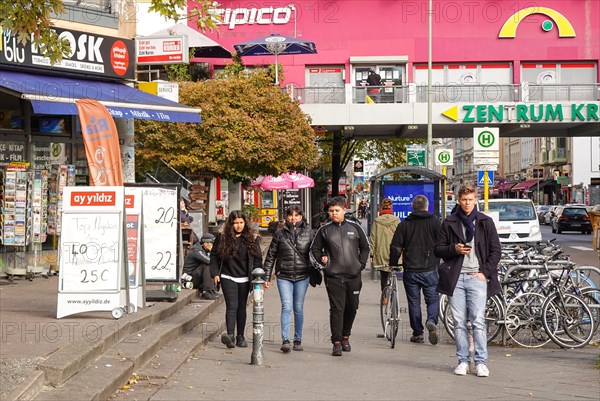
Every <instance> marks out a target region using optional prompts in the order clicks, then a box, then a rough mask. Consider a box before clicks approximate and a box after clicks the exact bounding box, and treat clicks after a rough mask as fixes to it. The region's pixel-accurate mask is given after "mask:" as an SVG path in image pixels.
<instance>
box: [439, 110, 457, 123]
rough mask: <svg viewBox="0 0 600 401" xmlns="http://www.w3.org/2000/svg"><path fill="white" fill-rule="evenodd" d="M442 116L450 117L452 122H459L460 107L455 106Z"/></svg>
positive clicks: (443, 112)
mask: <svg viewBox="0 0 600 401" xmlns="http://www.w3.org/2000/svg"><path fill="white" fill-rule="evenodd" d="M442 115H443V116H445V117H448V118H449V119H451V120H452V121H458V106H454V107H451V108H449V109H448V110H446V111H442Z"/></svg>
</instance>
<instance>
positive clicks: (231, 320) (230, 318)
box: [210, 210, 262, 348]
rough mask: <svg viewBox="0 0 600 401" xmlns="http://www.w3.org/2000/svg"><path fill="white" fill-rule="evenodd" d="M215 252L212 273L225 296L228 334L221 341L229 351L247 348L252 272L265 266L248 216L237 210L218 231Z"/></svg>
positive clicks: (256, 234) (256, 236) (258, 238)
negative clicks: (248, 305)
mask: <svg viewBox="0 0 600 401" xmlns="http://www.w3.org/2000/svg"><path fill="white" fill-rule="evenodd" d="M214 249H216V252H212V253H211V255H210V271H211V275H212V276H213V278H214V280H215V284H216V285H217V286H218V285H219V283H220V285H221V287H222V288H223V295H224V296H225V324H226V326H227V333H223V335H221V342H222V343H223V344H225V345H226V346H227V348H235V347H236V346H238V347H242V348H244V347H247V346H248V343H247V342H246V339H245V338H244V329H245V327H246V302H247V300H248V294H249V293H250V287H251V285H252V284H251V280H252V270H253V269H255V268H257V267H262V253H261V249H260V237H259V235H258V232H257V231H256V230H254V229H252V228H251V227H250V221H249V220H248V217H246V215H245V214H244V213H243V212H242V211H241V210H234V211H232V212H231V213H229V216H228V217H227V220H226V221H225V224H223V227H222V228H221V230H219V233H218V235H217V238H216V240H215V245H214ZM236 324H237V336H235V333H236V331H235V328H236Z"/></svg>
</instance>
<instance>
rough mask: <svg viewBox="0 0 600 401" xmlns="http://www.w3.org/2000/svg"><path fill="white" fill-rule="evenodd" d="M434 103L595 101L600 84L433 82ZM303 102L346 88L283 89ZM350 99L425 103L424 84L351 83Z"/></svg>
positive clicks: (338, 95)
mask: <svg viewBox="0 0 600 401" xmlns="http://www.w3.org/2000/svg"><path fill="white" fill-rule="evenodd" d="M431 89H432V102H433V103H498V102H557V101H598V100H600V84H569V85H563V84H544V85H538V84H528V83H524V84H521V85H517V84H513V85H498V84H494V83H490V84H484V85H455V84H450V85H433V86H432V88H431ZM286 90H287V92H288V93H289V94H290V96H291V97H292V98H293V99H295V100H297V101H298V102H299V103H305V104H327V103H329V104H344V103H346V91H345V88H344V87H341V86H307V87H290V88H287V89H286ZM351 96H352V99H350V100H351V102H352V103H409V102H415V103H426V102H427V86H423V85H415V84H410V85H395V86H353V87H352V93H351Z"/></svg>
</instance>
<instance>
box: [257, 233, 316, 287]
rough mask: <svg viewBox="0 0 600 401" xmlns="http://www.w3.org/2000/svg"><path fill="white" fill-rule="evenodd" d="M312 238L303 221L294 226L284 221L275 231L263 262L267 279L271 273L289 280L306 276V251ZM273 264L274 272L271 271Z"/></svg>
mask: <svg viewBox="0 0 600 401" xmlns="http://www.w3.org/2000/svg"><path fill="white" fill-rule="evenodd" d="M312 239H313V232H312V230H311V229H310V227H308V225H307V224H306V222H304V221H301V222H300V223H298V224H297V225H296V226H295V227H294V226H293V225H292V224H290V223H288V222H286V223H285V224H284V226H283V227H282V228H281V229H279V230H277V231H275V233H274V234H273V239H272V240H271V245H270V246H269V250H268V251H267V257H266V258H265V263H264V268H265V271H266V273H267V281H271V276H272V274H273V273H275V275H276V276H277V277H279V278H282V279H285V280H291V281H299V280H303V279H305V278H307V277H308V267H309V260H308V253H309V251H310V244H311V242H312ZM294 247H295V248H296V249H297V250H298V252H296V251H295V250H294ZM273 265H275V272H273Z"/></svg>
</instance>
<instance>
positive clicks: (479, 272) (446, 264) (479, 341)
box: [434, 185, 501, 377]
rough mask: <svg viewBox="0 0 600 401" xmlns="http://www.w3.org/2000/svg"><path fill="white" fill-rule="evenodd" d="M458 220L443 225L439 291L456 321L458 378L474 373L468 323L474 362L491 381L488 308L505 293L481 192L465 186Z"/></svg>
mask: <svg viewBox="0 0 600 401" xmlns="http://www.w3.org/2000/svg"><path fill="white" fill-rule="evenodd" d="M458 204H459V205H460V207H459V209H458V211H457V212H456V214H453V215H451V216H449V217H448V218H447V219H446V220H444V222H443V223H442V229H441V231H440V234H439V236H438V238H437V242H436V244H435V248H434V252H435V255H436V256H437V257H440V258H442V259H443V263H442V264H441V265H440V268H439V273H440V278H439V282H438V291H439V292H440V293H442V294H446V295H448V296H450V308H451V310H452V316H453V318H454V336H455V342H456V355H457V357H458V366H457V367H456V369H454V374H455V375H459V376H464V375H466V374H467V373H469V371H470V360H469V340H468V333H467V320H470V321H471V325H472V326H473V340H474V343H475V344H474V345H475V353H474V360H475V366H476V373H477V376H478V377H487V376H489V374H490V372H489V369H488V368H487V358H488V352H487V332H486V322H485V305H486V302H487V297H491V296H493V295H496V294H498V293H499V292H500V283H499V281H498V262H500V256H501V248H500V239H499V237H498V233H497V232H496V227H495V225H494V222H493V220H492V218H491V217H489V216H487V215H485V214H483V213H479V212H478V211H477V210H475V206H476V204H477V196H476V190H475V188H474V187H473V186H471V185H465V186H463V187H461V188H460V189H459V191H458Z"/></svg>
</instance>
